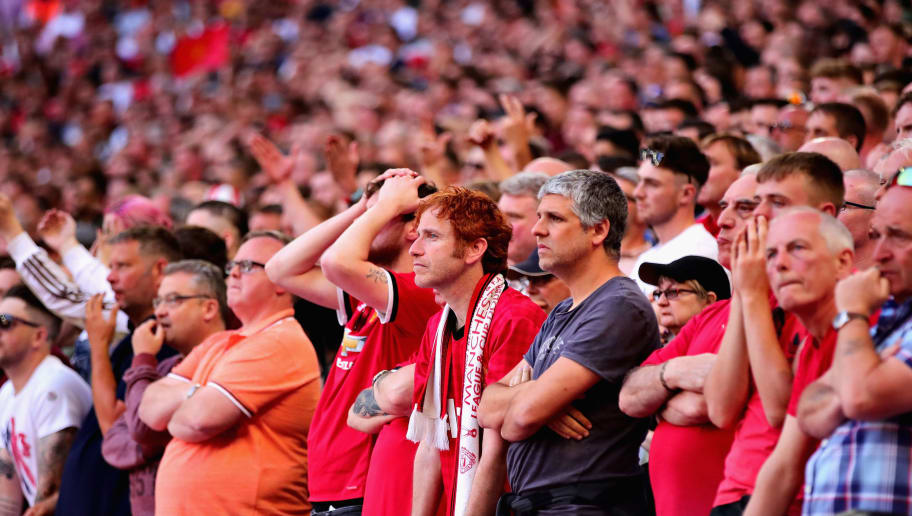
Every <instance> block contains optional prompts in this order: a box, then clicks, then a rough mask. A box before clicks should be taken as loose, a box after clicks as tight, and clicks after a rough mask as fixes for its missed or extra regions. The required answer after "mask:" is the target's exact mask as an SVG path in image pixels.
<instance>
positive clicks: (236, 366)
mask: <svg viewBox="0 0 912 516" xmlns="http://www.w3.org/2000/svg"><path fill="white" fill-rule="evenodd" d="M287 242H288V238H287V237H285V236H284V235H282V234H280V233H274V232H263V233H249V234H247V235H246V236H245V237H244V239H243V240H242V243H241V245H240V247H239V248H238V252H237V254H235V256H234V260H233V261H231V262H228V264H227V265H226V266H225V271H226V272H227V273H228V279H227V280H226V285H227V300H228V306H230V307H231V309H232V311H233V312H234V313H235V315H237V317H238V319H240V320H241V323H242V324H243V326H241V328H240V329H238V330H233V331H225V332H217V333H214V334H212V335H210V336H209V338H207V339H206V340H205V341H204V342H203V343H202V344H200V345H199V346H197V347H196V348H194V350H193V351H192V352H191V353H190V354H189V355H188V356H187V357H186V358H185V359H184V360H183V361H181V363H179V364H177V365H176V366H175V367H174V368H173V369H172V370H171V372H170V373H168V376H166V377H164V378H162V379H160V380H158V381H156V382H155V383H153V384H152V385H149V386H148V387H147V388H146V391H145V393H144V394H143V399H142V401H141V402H140V406H139V417H140V419H141V420H142V421H143V422H144V423H145V424H146V425H148V426H149V427H150V428H152V429H154V430H158V431H162V430H165V429H166V428H167V430H168V433H170V434H171V435H172V436H173V437H174V438H173V439H171V441H170V442H169V443H168V445H167V447H166V448H165V454H164V456H163V457H162V460H161V464H160V465H159V468H158V474H157V475H156V478H155V510H156V513H158V514H169V515H172V514H174V515H180V514H188V515H189V514H265V513H269V514H273V513H275V514H306V513H307V512H308V511H309V510H310V504H309V503H308V495H307V483H306V482H307V449H308V445H307V430H308V428H309V426H310V420H311V416H312V415H313V410H314V407H315V406H316V402H317V398H318V397H319V393H320V370H319V365H318V363H317V356H316V353H315V352H314V350H313V346H312V345H311V344H310V341H309V340H308V339H307V336H306V335H305V334H304V331H303V330H302V329H301V326H300V325H299V324H298V323H297V321H295V319H294V317H293V314H294V310H293V309H292V303H293V297H292V295H291V294H290V293H289V292H288V291H286V290H285V289H283V288H281V287H279V286H277V285H275V284H273V283H272V282H271V281H269V278H267V276H266V273H265V272H264V270H263V269H264V267H265V263H266V262H267V261H268V260H269V258H271V257H272V256H273V255H274V254H275V253H276V252H278V250H279V249H281V248H282V246H284V245H285V244H286V243H287ZM172 329H174V327H173V326H172Z"/></svg>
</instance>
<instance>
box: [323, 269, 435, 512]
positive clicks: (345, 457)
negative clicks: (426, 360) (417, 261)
mask: <svg viewBox="0 0 912 516" xmlns="http://www.w3.org/2000/svg"><path fill="white" fill-rule="evenodd" d="M387 272H388V271H387ZM388 273H389V272H388ZM389 285H390V295H389V306H388V307H387V310H386V311H385V312H384V314H383V316H384V317H386V318H388V320H384V319H383V318H381V316H380V314H378V313H377V311H376V310H374V309H373V308H371V307H369V306H367V305H365V304H364V303H359V302H358V301H357V300H355V299H353V298H351V297H350V296H348V295H347V294H344V293H341V291H340V301H341V302H340V306H343V307H344V309H343V310H339V316H340V322H344V323H345V330H344V334H343V336H342V344H341V345H340V346H339V351H338V352H337V353H336V359H335V361H334V362H333V365H332V368H331V369H330V371H329V376H328V377H327V378H326V384H325V385H324V386H323V395H322V396H321V397H320V402H319V403H318V404H317V409H316V412H315V413H314V417H313V421H312V422H311V425H310V434H309V436H308V443H309V446H308V449H309V452H310V456H309V462H310V467H309V471H308V478H309V485H310V499H311V500H312V501H316V502H330V501H335V500H348V499H352V498H361V497H363V496H364V484H365V480H366V478H367V467H368V462H369V460H370V454H371V447H372V445H373V436H370V435H368V434H365V433H363V432H359V431H357V430H355V429H353V428H350V427H349V426H348V424H347V421H348V409H349V407H351V405H352V403H354V401H355V398H356V397H357V396H358V394H360V393H361V391H363V390H364V389H366V388H368V387H370V385H371V380H373V378H374V375H375V374H377V372H379V371H381V370H383V369H390V368H392V367H394V366H395V365H396V364H399V363H401V362H404V361H405V360H406V359H408V358H409V357H410V356H411V355H412V354H414V352H415V350H416V349H418V344H419V342H420V340H421V334H422V333H423V332H424V328H425V326H426V325H427V320H428V318H429V317H430V316H432V315H433V314H434V312H436V311H438V310H439V309H440V307H439V306H437V304H436V303H435V302H434V293H433V291H432V290H431V289H424V288H420V287H418V286H417V285H415V274H414V273H408V274H398V273H389ZM401 469H402V468H391V469H389V470H388V471H387V474H388V475H396V474H400V473H402V472H401V471H400V470H401ZM408 475H409V476H411V471H409V472H408Z"/></svg>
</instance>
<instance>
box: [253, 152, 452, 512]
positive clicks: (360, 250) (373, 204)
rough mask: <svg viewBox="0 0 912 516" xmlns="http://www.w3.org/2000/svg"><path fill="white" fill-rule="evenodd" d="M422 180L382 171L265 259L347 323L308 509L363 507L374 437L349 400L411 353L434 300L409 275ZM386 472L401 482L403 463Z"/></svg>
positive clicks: (325, 404)
mask: <svg viewBox="0 0 912 516" xmlns="http://www.w3.org/2000/svg"><path fill="white" fill-rule="evenodd" d="M381 184H382V187H381V188H380V189H379V190H377V189H376V187H377V186H379V185H381ZM423 184H424V180H423V178H420V177H417V174H415V173H414V172H412V171H410V170H391V171H388V172H387V173H385V174H383V175H382V176H381V177H379V178H378V179H377V180H375V181H374V183H373V184H372V186H371V187H369V188H368V189H367V190H368V191H367V192H366V194H365V195H364V198H363V199H362V200H361V201H359V202H358V203H356V204H355V205H354V206H352V207H351V208H349V209H348V210H346V211H344V212H342V213H340V214H339V215H336V216H335V217H333V218H331V219H329V220H327V221H326V222H323V223H322V224H320V225H318V226H316V227H314V228H313V229H311V230H310V231H308V232H307V233H305V234H303V235H301V236H299V237H298V238H297V239H295V241H294V242H292V243H291V244H289V245H288V246H286V247H285V248H284V249H283V250H282V251H280V252H279V253H278V254H276V255H275V257H273V259H271V260H270V261H269V263H268V264H267V265H266V270H267V273H268V274H269V276H270V278H272V279H273V281H275V282H276V283H277V284H278V285H281V286H283V287H285V288H287V289H288V290H289V291H291V292H293V293H295V294H297V295H299V296H301V297H303V298H305V299H307V300H309V301H311V302H314V303H317V304H320V305H323V306H326V307H329V308H334V309H336V310H337V311H338V314H339V321H340V323H342V324H344V325H345V332H344V336H343V339H342V344H341V345H340V346H339V350H338V352H337V353H336V357H335V361H334V362H333V365H332V368H331V371H330V373H329V376H328V377H327V379H326V384H325V385H324V386H323V395H322V396H321V398H320V402H319V404H318V405H317V409H316V412H315V413H314V418H313V422H312V423H311V427H310V433H309V436H308V445H309V457H308V460H309V471H308V478H309V481H308V484H309V487H310V500H311V502H312V503H313V506H314V511H315V514H319V513H321V512H331V511H334V510H338V509H343V508H344V509H345V512H346V514H360V513H361V511H360V510H359V509H358V508H359V507H361V506H362V505H363V503H364V498H365V486H366V482H367V476H368V464H369V461H370V457H371V450H372V447H373V439H372V437H371V436H370V435H367V434H365V433H362V432H358V431H356V430H354V429H352V428H350V427H349V426H348V425H347V424H346V420H347V413H348V409H349V407H350V406H351V405H352V403H353V402H354V401H355V398H356V397H357V395H358V393H360V392H361V391H362V390H364V389H365V388H367V387H369V386H370V385H371V381H372V379H373V378H374V375H376V374H377V372H379V371H381V370H386V369H390V368H392V367H393V366H395V365H397V364H399V363H401V362H403V361H405V360H406V359H407V358H409V357H410V356H412V354H414V352H415V351H416V350H417V349H418V344H419V341H420V338H421V334H422V332H423V331H424V327H425V325H426V324H427V320H428V318H429V317H430V316H431V315H433V313H434V312H436V311H437V310H439V307H438V306H437V305H436V303H435V302H434V294H433V292H432V291H431V290H430V289H425V288H420V287H418V286H417V285H416V284H415V280H414V273H412V272H411V270H412V258H411V256H410V255H409V254H408V245H409V243H410V242H412V241H413V240H414V239H415V238H416V236H417V235H416V233H415V222H414V216H413V215H412V213H413V212H414V211H415V208H416V207H417V205H418V199H419V196H420V193H419V189H420V190H421V192H422V193H423V192H425V191H426V189H427V187H426V186H422V185H423ZM321 256H322V257H321ZM318 261H319V262H320V263H319V266H318V265H317V262H318ZM393 424H398V425H399V426H396V427H394V428H391V429H390V430H391V431H394V432H398V436H391V437H392V438H391V439H388V440H386V439H385V440H384V441H388V442H392V443H402V442H403V441H405V423H404V422H398V423H397V422H394V423H393ZM411 450H412V451H411V453H414V446H412V447H411ZM405 453H406V454H407V453H408V449H406V450H405ZM403 460H404V461H409V463H410V458H409V457H406V458H404V459H403ZM400 476H401V477H402V478H400ZM387 479H388V480H389V482H388V483H387V484H382V485H380V486H378V487H379V488H381V489H384V488H390V489H395V487H396V486H401V485H405V486H408V485H409V484H410V482H411V470H410V468H408V467H403V468H390V469H389V470H388V471H387ZM395 494H396V493H393V495H394V496H395ZM398 498H399V500H400V502H401V504H399V505H398V506H399V507H401V506H402V505H405V504H407V503H408V500H409V496H408V493H404V494H403V493H401V492H400V494H399V495H398ZM389 510H396V509H395V508H394V507H390V508H389Z"/></svg>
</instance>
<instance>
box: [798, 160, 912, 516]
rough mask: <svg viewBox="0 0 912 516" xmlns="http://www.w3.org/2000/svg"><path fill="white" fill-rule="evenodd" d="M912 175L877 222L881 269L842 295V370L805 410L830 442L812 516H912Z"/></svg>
mask: <svg viewBox="0 0 912 516" xmlns="http://www.w3.org/2000/svg"><path fill="white" fill-rule="evenodd" d="M905 170H906V172H901V173H899V174H897V176H896V177H895V178H894V179H893V182H892V183H891V185H890V186H889V187H888V190H887V191H886V193H885V194H884V196H883V198H882V199H881V200H880V202H879V203H878V205H877V210H876V212H875V213H874V218H873V219H872V229H871V236H872V239H873V240H875V242H876V248H875V251H874V253H875V261H876V265H875V267H873V268H870V269H868V270H865V271H861V272H858V273H856V274H854V275H852V276H850V277H848V278H846V279H844V280H842V281H841V282H839V284H838V285H837V287H836V308H837V310H838V311H839V315H837V317H836V319H834V322H833V326H834V328H835V329H836V330H837V331H838V332H839V338H838V341H837V344H836V353H835V355H834V358H833V366H832V368H831V369H830V371H828V372H827V374H825V375H824V376H823V377H821V379H820V380H818V381H817V382H815V383H813V384H811V385H810V386H809V387H808V388H807V389H806V390H805V392H804V394H803V396H802V398H801V404H800V406H799V408H798V418H799V421H800V423H801V426H802V428H803V429H804V430H805V431H806V432H808V433H809V434H811V435H814V436H816V437H819V438H825V437H828V439H826V440H825V441H823V443H822V444H821V446H820V448H819V449H818V450H817V452H816V453H814V455H813V456H812V457H811V459H810V460H809V461H808V463H807V469H806V473H805V499H804V508H803V514H804V515H806V516H810V515H822V514H837V513H840V512H842V511H849V510H862V511H872V512H876V513H877V514H912V389H910V388H909V386H910V385H912V169H905ZM878 307H880V308H881V313H880V318H879V319H878V322H877V326H876V327H875V328H874V329H872V330H871V331H870V332H869V330H868V322H867V320H868V317H869V316H870V315H871V314H872V313H874V311H875V310H877V308H878Z"/></svg>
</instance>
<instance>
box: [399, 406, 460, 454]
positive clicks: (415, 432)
mask: <svg viewBox="0 0 912 516" xmlns="http://www.w3.org/2000/svg"><path fill="white" fill-rule="evenodd" d="M448 428H449V425H448V424H447V420H446V417H445V416H444V417H442V418H430V417H427V416H426V415H424V414H422V413H421V412H419V411H418V405H415V407H414V408H413V409H412V415H411V416H409V424H408V432H407V433H406V434H405V437H406V438H407V439H408V440H409V441H412V442H413V443H418V442H421V441H423V440H428V441H430V442H431V443H433V444H434V447H435V448H437V449H438V450H449V449H450V439H449V437H448V436H447V430H448Z"/></svg>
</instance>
